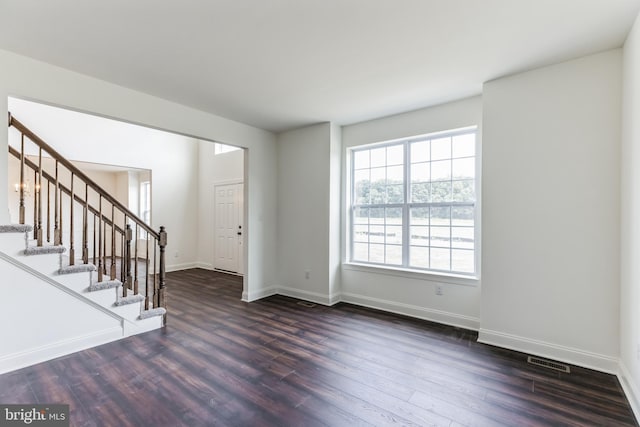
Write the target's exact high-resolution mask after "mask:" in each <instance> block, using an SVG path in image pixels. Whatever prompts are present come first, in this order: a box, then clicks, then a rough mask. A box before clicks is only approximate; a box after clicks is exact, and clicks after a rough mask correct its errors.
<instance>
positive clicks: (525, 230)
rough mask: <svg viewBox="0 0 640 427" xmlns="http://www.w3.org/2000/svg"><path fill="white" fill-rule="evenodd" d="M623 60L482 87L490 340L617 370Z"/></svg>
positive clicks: (603, 59) (601, 60) (485, 301)
mask: <svg viewBox="0 0 640 427" xmlns="http://www.w3.org/2000/svg"><path fill="white" fill-rule="evenodd" d="M621 59H622V56H621V51H620V50H619V49H617V50H612V51H607V52H604V53H600V54H597V55H592V56H588V57H585V58H581V59H578V60H574V61H570V62H565V63H561V64H557V65H553V66H549V67H545V68H541V69H537V70H534V71H530V72H526V73H522V74H518V75H514V76H510V77H505V78H502V79H498V80H495V81H491V82H488V83H486V84H485V85H484V92H483V101H484V103H483V115H484V117H483V128H484V136H483V154H482V155H483V165H482V170H483V200H482V203H483V211H482V214H483V221H482V235H483V240H482V313H481V329H480V341H482V342H486V343H493V344H496V345H499V346H503V347H508V348H514V349H516V350H521V351H523V352H527V353H534V354H539V355H541V356H547V357H551V358H554V359H559V360H564V361H568V362H573V363H575V364H578V365H583V366H590V367H594V368H596V369H600V370H604V371H609V372H616V371H617V357H618V347H619V341H618V336H619V335H618V334H619V327H618V323H619V314H618V313H619V312H618V309H619V303H620V293H619V278H620V275H619V254H620V248H619V243H620V229H619V225H620V220H619V213H620V208H619V206H620V177H619V167H620V119H621V111H620V108H621Z"/></svg>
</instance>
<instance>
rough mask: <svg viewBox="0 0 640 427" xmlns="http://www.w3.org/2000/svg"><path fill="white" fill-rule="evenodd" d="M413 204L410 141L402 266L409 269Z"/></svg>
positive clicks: (406, 156) (407, 146) (406, 160)
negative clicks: (411, 203)
mask: <svg viewBox="0 0 640 427" xmlns="http://www.w3.org/2000/svg"><path fill="white" fill-rule="evenodd" d="M410 202H411V150H410V143H409V141H405V143H404V204H403V206H402V265H403V266H404V267H409V251H410V248H409V243H410V242H411V224H410V217H411V213H410V211H409V203H410Z"/></svg>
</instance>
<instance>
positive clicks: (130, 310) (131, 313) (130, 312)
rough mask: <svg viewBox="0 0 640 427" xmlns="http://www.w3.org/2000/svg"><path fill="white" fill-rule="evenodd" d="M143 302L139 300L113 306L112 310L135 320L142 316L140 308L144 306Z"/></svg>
mask: <svg viewBox="0 0 640 427" xmlns="http://www.w3.org/2000/svg"><path fill="white" fill-rule="evenodd" d="M114 302H115V301H114ZM142 304H144V303H143V302H142V303H140V302H137V303H134V304H127V305H122V306H114V307H112V308H111V310H112V311H113V312H114V313H116V314H118V315H119V316H122V317H124V318H125V319H129V320H132V321H135V320H136V319H138V316H140V310H141V308H142Z"/></svg>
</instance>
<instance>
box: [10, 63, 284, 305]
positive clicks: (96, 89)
mask: <svg viewBox="0 0 640 427" xmlns="http://www.w3.org/2000/svg"><path fill="white" fill-rule="evenodd" d="M8 96H16V97H19V98H26V99H33V100H36V101H39V102H44V103H49V104H52V105H60V106H65V107H68V108H71V109H75V110H78V111H86V112H91V113H95V114H98V115H101V116H105V117H111V118H115V119H118V120H123V121H127V122H130V123H136V124H140V125H143V126H148V127H152V128H157V129H163V130H168V131H172V132H176V133H178V134H183V135H188V136H192V137H196V138H202V139H206V140H212V141H220V142H222V143H226V144H230V145H237V146H241V147H246V148H248V150H247V156H246V159H245V162H246V165H248V167H247V168H246V169H245V171H246V175H247V178H246V179H245V183H246V184H245V185H246V188H247V194H248V200H247V203H246V204H245V206H246V209H248V212H249V215H248V216H247V218H248V221H247V224H245V227H246V236H245V237H246V240H245V242H246V244H245V251H246V253H247V256H246V259H247V260H248V265H247V274H246V275H245V284H244V285H245V289H244V292H245V294H246V295H248V296H249V297H248V299H251V298H250V294H251V295H255V294H260V292H261V290H262V289H264V288H268V287H270V286H272V285H273V283H274V276H275V265H276V259H275V252H276V251H275V221H276V217H275V212H276V207H275V198H276V187H275V182H276V177H275V174H276V168H275V165H276V153H275V150H276V146H275V137H274V136H273V135H272V134H271V133H269V132H266V131H263V130H261V129H257V128H253V127H251V126H247V125H244V124H242V123H238V122H234V121H231V120H228V119H224V118H221V117H218V116H215V115H212V114H208V113H205V112H202V111H199V110H196V109H192V108H189V107H185V106H182V105H179V104H175V103H172V102H169V101H165V100H162V99H159V98H155V97H153V96H149V95H146V94H143V93H140V92H136V91H133V90H130V89H126V88H123V87H120V86H117V85H113V84H110V83H107V82H104V81H101V80H98V79H94V78H90V77H87V76H84V75H81V74H79V73H75V72H72V71H68V70H65V69H62V68H58V67H54V66H51V65H48V64H45V63H43V62H40V61H35V60H32V59H29V58H26V57H22V56H19V55H15V54H13V53H10V52H6V51H0V114H3V115H4V117H6V115H7V97H8ZM2 147H4V148H2ZM6 147H7V134H6V133H5V132H0V165H1V166H0V167H1V168H2V170H4V171H5V172H1V171H0V222H2V223H6V222H8V221H9V215H8V209H7V206H6V200H7V188H8V186H7V182H6V179H7V174H6V164H7V163H6V159H7V148H6ZM133 148H134V146H132V149H133ZM155 148H156V149H157V150H163V149H164V148H165V147H164V146H158V147H155ZM75 149H78V150H82V149H83V147H81V146H80V147H74V150H75ZM176 149H177V147H176ZM182 149H183V150H186V151H188V152H189V155H193V156H195V155H197V144H192V145H189V144H184V147H182ZM87 151H88V150H87ZM103 151H104V150H103ZM63 154H65V153H63ZM133 156H134V157H143V156H144V154H142V153H138V152H135V151H134V153H133ZM71 157H73V156H71ZM100 163H104V161H100ZM125 165H126V164H125ZM154 166H155V167H154V169H155V168H166V169H171V168H176V167H178V166H177V165H176V164H174V163H173V161H172V158H171V154H167V155H166V156H165V158H164V159H163V160H162V161H161V162H159V163H158V164H155V165H154ZM183 172H184V176H183V177H182V178H181V179H180V180H178V181H177V182H173V181H172V182H166V185H154V187H153V192H154V194H153V202H154V203H158V204H163V203H164V204H166V205H168V204H170V203H173V204H174V208H173V209H171V210H167V211H163V212H158V213H157V214H156V215H154V218H153V221H154V225H160V224H164V225H166V226H167V229H168V232H169V249H168V251H170V253H171V251H174V248H176V247H179V248H182V247H184V248H185V249H184V252H183V254H184V255H182V256H183V257H184V258H183V259H181V260H180V259H179V260H178V262H183V261H195V260H196V256H195V253H192V252H190V251H191V250H190V249H187V247H189V246H190V247H193V245H191V244H190V243H192V242H195V241H197V239H196V238H195V235H194V234H192V233H188V234H187V235H179V233H175V231H172V228H171V227H172V225H173V224H175V222H176V221H177V220H179V221H182V222H186V220H185V218H187V220H188V218H191V217H190V216H189V215H190V213H188V212H187V210H188V209H187V207H186V206H182V205H181V202H182V201H183V200H192V199H194V198H195V197H196V194H197V178H196V177H195V173H196V172H195V171H194V170H185V171H183ZM153 180H154V184H157V183H158V180H157V179H156V176H155V173H154V176H153ZM185 182H190V183H196V185H192V186H191V187H189V188H188V189H187V190H186V193H185V185H184V184H185ZM159 187H162V190H161V189H160V188H159ZM160 191H163V193H162V194H164V195H161V194H160V193H159V192H160ZM176 195H178V196H179V197H180V198H179V200H178V201H177V202H178V203H177V202H176V200H175V199H174V197H175V196H176ZM163 197H165V198H166V199H165V200H164V201H163V200H162V198H163ZM191 210H193V209H191ZM195 223H196V218H195V217H193V222H192V224H195ZM173 227H174V228H173V230H176V229H179V228H180V227H179V226H178V225H177V224H176V225H174V226H173ZM189 239H191V241H189ZM179 250H182V249H179ZM187 257H188V258H187ZM172 261H173V262H176V261H175V260H172ZM168 262H169V260H168Z"/></svg>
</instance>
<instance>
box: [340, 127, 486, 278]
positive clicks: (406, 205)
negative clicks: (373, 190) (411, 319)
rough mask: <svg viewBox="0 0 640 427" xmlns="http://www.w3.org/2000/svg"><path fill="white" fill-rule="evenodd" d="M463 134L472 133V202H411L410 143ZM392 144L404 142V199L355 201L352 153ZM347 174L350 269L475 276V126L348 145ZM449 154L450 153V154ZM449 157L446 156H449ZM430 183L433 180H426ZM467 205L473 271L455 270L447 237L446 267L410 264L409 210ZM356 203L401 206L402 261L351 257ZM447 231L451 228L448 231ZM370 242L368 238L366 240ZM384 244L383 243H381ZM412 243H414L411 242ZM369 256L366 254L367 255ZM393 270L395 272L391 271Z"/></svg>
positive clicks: (477, 180)
mask: <svg viewBox="0 0 640 427" xmlns="http://www.w3.org/2000/svg"><path fill="white" fill-rule="evenodd" d="M463 134H475V151H474V155H473V159H474V160H473V161H474V167H475V174H474V192H475V200H474V201H473V202H462V203H459V202H443V203H435V202H431V201H430V202H427V203H415V202H412V201H411V200H410V199H409V197H410V189H409V187H410V183H411V167H410V165H411V154H410V146H411V144H412V143H414V142H419V141H424V140H431V139H437V138H444V137H451V136H458V135H463ZM394 145H403V146H404V161H403V167H404V171H403V177H404V180H403V185H404V190H403V195H404V202H403V203H394V204H388V203H381V204H368V205H367V204H364V205H363V204H360V205H358V204H356V201H355V200H354V199H355V185H356V182H355V177H354V173H355V170H354V169H355V168H354V154H355V153H356V152H358V151H362V150H371V149H375V148H382V147H390V146H394ZM347 151H348V152H347V164H346V167H347V174H348V178H349V179H348V183H347V188H346V190H347V204H348V209H347V228H346V239H347V242H346V244H347V247H346V249H347V251H346V252H347V255H346V259H345V264H346V266H347V267H348V268H349V269H353V268H354V267H355V268H356V269H357V268H363V269H365V270H371V269H385V270H387V271H389V272H390V273H392V274H396V273H399V274H400V275H406V274H409V275H410V276H412V275H415V274H417V275H418V276H421V275H425V274H429V275H434V276H436V277H449V278H460V279H462V280H463V281H464V282H462V283H472V282H468V281H467V279H472V281H473V282H475V281H476V280H478V279H479V276H480V239H479V237H480V210H479V206H480V179H481V176H480V155H481V153H480V143H479V132H478V127H477V126H471V127H466V128H460V129H453V130H447V131H442V132H435V133H430V134H425V135H419V136H414V137H410V138H402V139H396V140H390V141H384V142H379V143H374V144H366V145H359V146H354V147H350V148H349V149H348V150H347ZM452 157H453V156H452ZM452 157H450V158H452ZM450 180H451V181H452V182H453V181H456V180H455V179H454V176H453V175H452V176H451V177H450ZM429 182H430V183H431V182H433V181H431V180H430V181H429ZM438 206H443V207H463V206H464V207H471V208H473V249H472V252H473V255H472V256H473V265H474V268H473V271H457V270H454V269H452V268H451V266H452V262H453V261H451V254H452V250H454V249H457V248H452V247H451V240H450V243H449V251H450V264H449V267H450V268H449V269H435V268H428V267H427V268H425V267H415V266H411V265H410V260H409V248H410V246H411V233H410V231H411V224H410V218H409V215H410V212H411V209H412V208H426V207H438ZM360 207H369V208H394V207H395V208H401V209H402V263H401V264H387V263H379V262H371V261H363V260H355V259H354V240H355V238H354V236H355V234H354V215H355V214H354V212H355V210H356V209H357V208H360ZM453 227H454V226H453V225H452V223H451V222H450V223H449V228H450V230H451V229H452V228H453ZM450 232H451V231H450ZM369 242H370V240H369ZM385 245H386V243H385ZM414 247H415V246H414ZM426 247H428V248H429V250H431V248H432V247H433V248H437V247H436V246H433V245H432V243H431V239H430V241H429V245H427V246H426ZM369 259H370V257H369ZM394 272H395V273H394Z"/></svg>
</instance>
